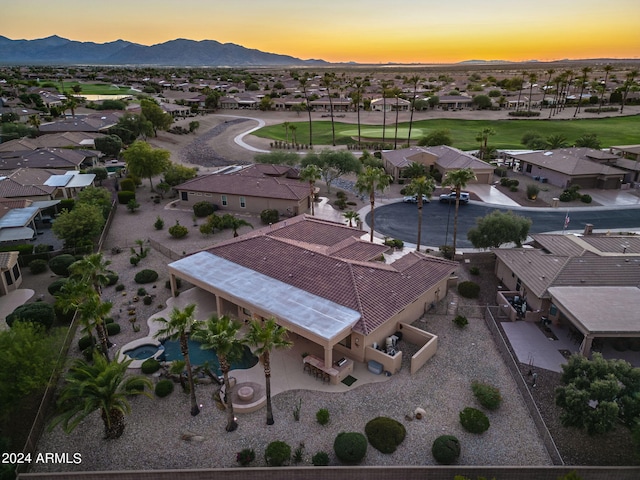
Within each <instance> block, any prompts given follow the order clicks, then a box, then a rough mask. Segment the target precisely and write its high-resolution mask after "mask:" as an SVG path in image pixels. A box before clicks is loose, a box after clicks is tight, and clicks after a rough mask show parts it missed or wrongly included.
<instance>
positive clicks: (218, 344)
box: [193, 315, 244, 432]
mask: <svg viewBox="0 0 640 480" xmlns="http://www.w3.org/2000/svg"><path fill="white" fill-rule="evenodd" d="M240 327H241V324H240V322H238V321H237V320H232V319H231V318H229V317H227V316H225V315H223V316H221V317H217V316H215V315H214V316H212V317H211V318H209V320H207V322H206V324H205V325H204V327H203V328H202V329H200V330H198V331H197V332H196V333H195V334H194V336H193V338H194V339H195V340H198V341H199V342H201V343H202V347H201V348H202V349H204V350H213V351H215V352H216V355H217V356H218V361H219V362H220V371H222V376H223V378H224V388H225V396H226V397H227V400H226V404H227V426H226V427H225V430H226V431H227V432H233V431H234V430H236V429H237V428H238V423H237V422H236V419H235V415H234V414H233V402H232V391H231V384H230V383H229V370H230V369H231V362H233V361H235V360H238V359H239V358H240V357H242V352H243V345H244V340H242V339H240V338H238V331H239V330H240Z"/></svg>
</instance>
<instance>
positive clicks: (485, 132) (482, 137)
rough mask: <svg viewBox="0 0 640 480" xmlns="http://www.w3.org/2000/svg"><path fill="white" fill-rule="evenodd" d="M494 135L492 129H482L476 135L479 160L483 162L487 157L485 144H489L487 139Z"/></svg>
mask: <svg viewBox="0 0 640 480" xmlns="http://www.w3.org/2000/svg"><path fill="white" fill-rule="evenodd" d="M495 134H496V131H495V130H494V129H493V128H489V127H487V128H483V129H482V130H481V131H480V132H478V135H477V136H476V141H477V142H480V159H481V160H484V158H485V157H486V156H487V152H488V148H487V143H488V142H489V137H491V136H493V135H495Z"/></svg>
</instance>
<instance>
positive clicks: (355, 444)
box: [333, 432, 367, 465]
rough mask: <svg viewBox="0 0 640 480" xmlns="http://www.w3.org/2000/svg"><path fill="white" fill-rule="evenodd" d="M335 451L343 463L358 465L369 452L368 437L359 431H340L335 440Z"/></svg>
mask: <svg viewBox="0 0 640 480" xmlns="http://www.w3.org/2000/svg"><path fill="white" fill-rule="evenodd" d="M333 451H334V452H336V456H337V457H338V458H339V459H340V461H342V462H343V463H346V464H350V465H356V464H358V463H360V462H362V460H363V459H364V457H365V455H366V454H367V438H366V437H365V436H364V435H363V434H361V433H358V432H340V433H339V434H338V436H337V437H336V439H335V441H334V442H333Z"/></svg>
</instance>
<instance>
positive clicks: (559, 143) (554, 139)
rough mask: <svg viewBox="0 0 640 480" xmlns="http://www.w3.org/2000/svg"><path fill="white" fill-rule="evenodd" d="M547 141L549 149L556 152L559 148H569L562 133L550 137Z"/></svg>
mask: <svg viewBox="0 0 640 480" xmlns="http://www.w3.org/2000/svg"><path fill="white" fill-rule="evenodd" d="M546 141H547V148H548V149H549V150H556V149H558V148H567V147H568V146H569V143H568V141H567V137H565V136H564V135H562V134H560V133H556V134H554V135H549V136H548V137H547V140H546Z"/></svg>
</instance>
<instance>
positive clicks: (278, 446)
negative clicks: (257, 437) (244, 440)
mask: <svg viewBox="0 0 640 480" xmlns="http://www.w3.org/2000/svg"><path fill="white" fill-rule="evenodd" d="M290 459H291V447H290V446H289V445H287V444H286V443H285V442H281V441H279V440H276V441H275V442H271V443H270V444H269V445H267V449H266V450H265V452H264V460H265V462H267V465H269V466H270V467H281V466H282V465H284V464H285V463H287V462H288V461H289V460H290Z"/></svg>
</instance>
